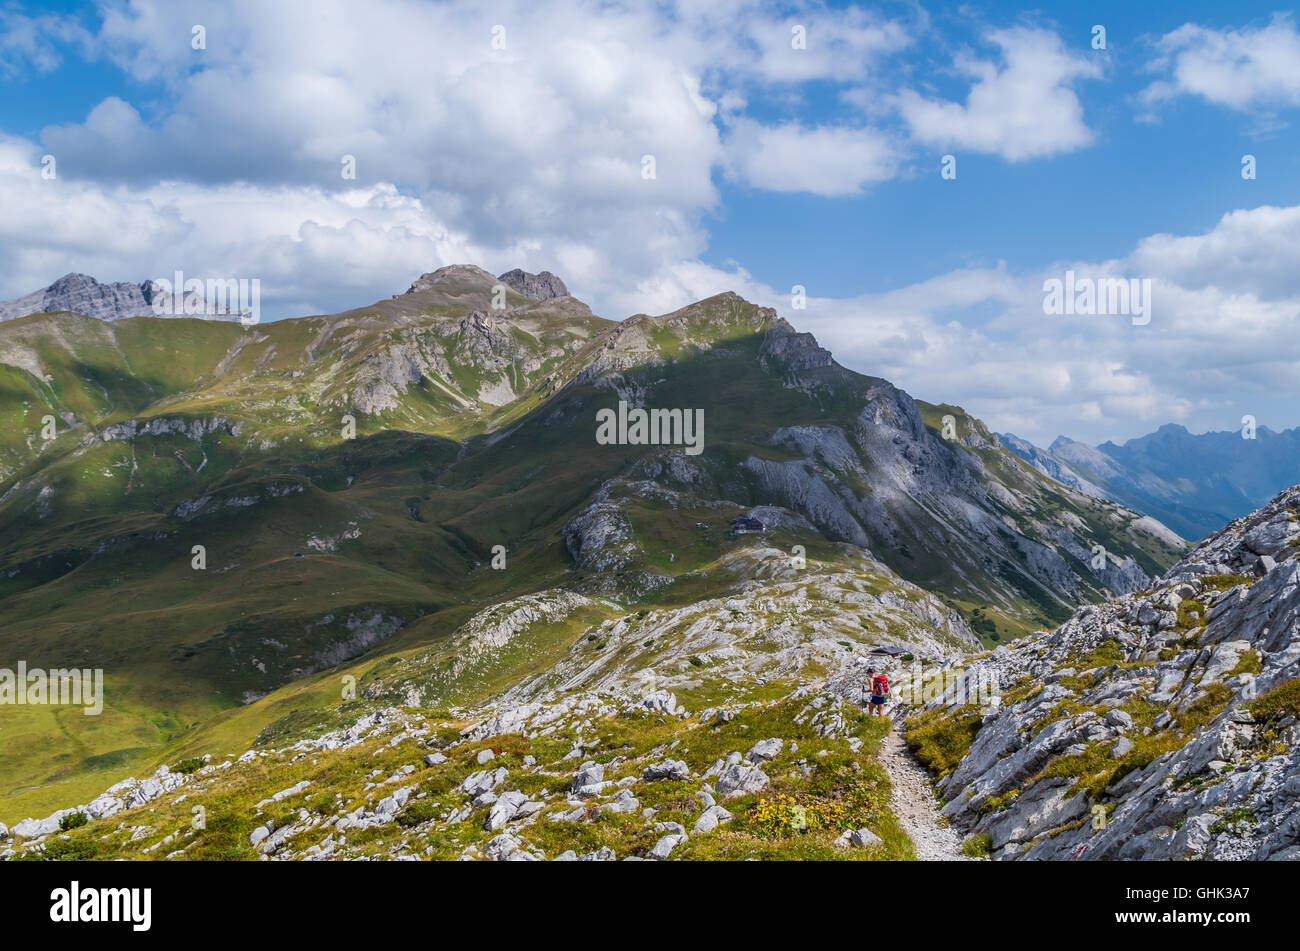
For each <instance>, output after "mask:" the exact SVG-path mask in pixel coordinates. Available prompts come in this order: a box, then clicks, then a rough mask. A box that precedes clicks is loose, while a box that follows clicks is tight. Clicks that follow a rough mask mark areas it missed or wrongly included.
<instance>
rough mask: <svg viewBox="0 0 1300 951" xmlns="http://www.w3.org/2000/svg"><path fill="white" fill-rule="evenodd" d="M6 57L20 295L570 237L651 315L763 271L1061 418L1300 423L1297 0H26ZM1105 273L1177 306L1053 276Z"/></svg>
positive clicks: (402, 260)
mask: <svg viewBox="0 0 1300 951" xmlns="http://www.w3.org/2000/svg"><path fill="white" fill-rule="evenodd" d="M0 87H3V96H0V299H11V298H14V297H18V296H20V295H22V294H26V293H29V292H31V291H33V290H36V289H38V288H40V287H44V286H45V285H47V284H49V283H50V282H51V281H53V280H54V279H55V278H57V277H59V276H61V275H63V274H65V273H68V272H70V271H79V272H82V273H86V274H90V275H93V276H94V277H96V278H98V279H99V280H101V281H132V282H140V281H144V280H147V279H159V278H163V277H169V276H170V275H172V274H173V272H175V271H176V270H182V271H184V272H185V274H186V275H187V276H195V277H201V278H208V277H212V278H226V277H235V278H256V279H258V280H260V282H261V287H262V308H263V314H264V318H270V319H277V318H281V317H289V316H302V315H307V314H319V313H333V312H337V311H339V310H344V309H347V308H351V307H355V306H361V305H364V304H366V303H370V302H372V301H375V300H379V299H382V298H386V297H388V296H390V295H392V294H394V293H399V292H401V291H403V290H405V289H406V288H407V287H408V286H409V284H410V283H411V281H412V280H414V279H415V278H416V277H417V276H419V275H420V274H422V273H424V272H427V271H431V270H434V269H436V268H437V267H440V266H442V265H445V264H453V263H475V264H479V265H481V266H483V267H485V268H487V269H488V270H490V271H492V272H494V273H500V272H502V271H505V270H507V269H509V268H512V267H523V268H525V269H527V270H531V271H539V270H543V269H547V270H551V271H553V272H555V273H557V274H559V275H560V276H561V277H562V278H563V279H564V280H565V282H566V283H567V285H568V286H569V288H570V290H571V291H572V293H573V294H574V295H575V296H577V297H579V298H580V299H582V300H584V301H586V302H587V303H588V304H590V305H591V307H592V309H593V310H594V311H595V312H596V313H598V314H601V315H602V316H605V317H609V318H612V319H623V318H624V317H627V316H629V315H631V314H634V313H650V314H660V313H666V312H669V311H671V310H674V309H676V308H678V307H681V306H684V305H685V304H687V303H689V302H691V301H693V300H697V299H700V298H702V297H706V296H709V295H711V294H715V293H719V292H721V291H724V290H734V291H737V292H739V293H741V294H742V295H744V296H745V297H747V298H748V299H750V300H753V301H755V302H757V303H761V304H764V305H767V306H772V307H775V308H776V309H777V310H778V312H779V313H780V314H781V316H783V317H785V318H786V319H787V320H789V321H790V322H791V323H792V324H794V325H795V326H796V327H797V328H798V329H800V330H808V331H811V332H813V333H814V334H815V335H816V336H817V338H818V340H819V342H820V343H821V344H822V345H823V346H825V347H827V348H828V349H830V350H831V351H832V352H833V353H834V354H835V356H836V359H837V360H838V361H839V362H840V363H842V364H844V365H845V366H848V367H850V368H852V369H855V370H858V371H860V372H863V373H867V374H870V375H873V376H882V377H885V378H887V379H889V380H891V381H892V382H894V383H895V384H897V385H899V386H901V387H903V388H904V389H906V390H907V391H908V392H910V393H911V394H912V395H913V396H915V397H917V398H919V399H924V400H928V401H930V402H936V403H938V402H945V403H953V404H957V405H960V406H962V407H964V408H965V409H967V410H968V411H970V412H972V413H974V414H975V415H976V416H978V417H980V418H982V419H983V420H985V422H986V423H988V425H989V426H990V427H992V428H993V429H994V430H996V431H999V432H1014V433H1017V434H1018V435H1020V436H1022V437H1024V438H1027V439H1030V440H1032V441H1034V442H1037V443H1039V444H1042V445H1046V444H1047V443H1050V442H1051V440H1052V439H1053V438H1055V437H1056V436H1057V435H1061V434H1064V435H1067V436H1069V437H1071V438H1074V439H1080V440H1083V441H1085V442H1089V443H1093V444H1095V443H1099V442H1102V441H1104V440H1115V441H1121V442H1122V441H1123V440H1125V439H1128V438H1132V437H1135V436H1139V435H1142V434H1144V433H1147V432H1150V431H1152V430H1154V429H1156V428H1157V427H1158V426H1160V425H1162V424H1164V423H1170V422H1173V423H1179V424H1182V425H1185V426H1187V427H1188V428H1189V429H1191V430H1192V431H1193V432H1203V431H1206V430H1231V429H1237V428H1239V427H1240V426H1241V420H1242V417H1243V416H1244V415H1247V414H1249V415H1251V416H1254V417H1255V419H1256V420H1257V422H1258V424H1259V425H1260V426H1266V427H1269V428H1272V429H1275V430H1278V429H1284V428H1289V427H1292V426H1295V425H1298V424H1300V400H1298V399H1297V384H1296V381H1297V379H1300V333H1297V327H1298V326H1300V323H1298V321H1297V315H1298V314H1300V188H1298V187H1297V185H1298V184H1300V174H1297V173H1298V172H1300V134H1298V133H1297V127H1296V122H1297V120H1300V109H1298V107H1300V32H1298V27H1297V22H1296V19H1295V17H1294V16H1292V15H1291V14H1289V13H1287V12H1286V11H1285V8H1283V7H1279V6H1276V5H1272V4H1260V3H1255V2H1251V0H1241V2H1237V3H1234V4H1231V5H1225V4H1222V3H1214V4H1211V3H1203V2H1184V3H1179V4H1134V3H1132V2H1131V0H1129V2H1123V3H1108V2H1091V3H1088V4H1071V5H1068V6H1066V5H1061V6H1060V9H1051V8H1048V9H1047V10H1043V9H1041V8H1035V7H1022V6H1020V5H1017V4H1005V3H983V4H961V5H956V4H937V3H917V2H906V3H883V4H872V5H858V4H844V3H802V2H792V3H761V4H760V3H752V2H743V0H677V2H672V0H664V2H661V3H655V4H651V3H648V2H636V3H630V2H628V3H625V2H619V0H601V2H587V0H556V2H548V3H545V4H539V3H536V2H535V0H527V2H523V0H521V2H510V3H490V2H489V3H463V2H454V0H453V2H429V0H372V2H370V3H367V4H356V3H354V2H343V0H278V2H276V3H274V4H269V3H266V2H264V0H231V2H225V3H220V4H218V3H189V2H183V0H158V2H155V0H117V2H106V3H73V2H60V0H45V2H42V3H39V4H28V3H23V2H12V0H0ZM1247 156H1249V157H1252V158H1251V159H1249V160H1248V159H1247ZM1248 162H1249V164H1250V165H1251V166H1253V176H1248V175H1246V174H1243V171H1244V170H1246V169H1247V163H1248ZM349 167H351V168H354V169H355V177H346V175H345V171H346V170H347V169H348V168H349ZM1067 275H1073V277H1074V278H1075V280H1076V286H1077V282H1078V281H1079V280H1082V281H1084V282H1095V281H1107V280H1113V279H1124V280H1125V281H1131V282H1137V283H1136V284H1132V285H1126V287H1127V286H1132V287H1134V288H1137V289H1141V288H1144V287H1145V288H1148V289H1149V298H1148V297H1147V296H1146V295H1143V297H1142V298H1140V299H1141V300H1144V301H1147V302H1148V303H1149V308H1148V309H1147V312H1146V313H1145V315H1136V314H1132V313H1129V314H1127V315H1125V314H1121V315H1118V316H1117V315H1098V314H1085V313H1078V312H1075V313H1045V305H1044V301H1045V297H1046V296H1047V294H1046V287H1048V286H1049V285H1048V284H1047V282H1050V281H1053V280H1058V281H1061V282H1065V281H1067V279H1068V277H1067ZM796 288H802V294H799V293H798V292H796ZM1132 309H1133V308H1132V307H1131V306H1130V310H1132Z"/></svg>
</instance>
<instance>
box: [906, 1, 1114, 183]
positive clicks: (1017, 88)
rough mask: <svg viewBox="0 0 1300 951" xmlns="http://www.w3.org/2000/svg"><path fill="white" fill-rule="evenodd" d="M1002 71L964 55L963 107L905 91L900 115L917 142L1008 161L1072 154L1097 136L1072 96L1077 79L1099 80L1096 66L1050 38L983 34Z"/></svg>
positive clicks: (1033, 33)
mask: <svg viewBox="0 0 1300 951" xmlns="http://www.w3.org/2000/svg"><path fill="white" fill-rule="evenodd" d="M987 39H988V41H989V42H991V43H993V44H994V45H996V46H997V47H998V48H999V49H1000V50H1001V53H1002V65H1001V66H1000V67H999V66H998V65H997V64H995V63H993V62H990V61H987V60H980V59H975V58H972V57H969V56H968V57H963V58H961V59H960V60H959V62H958V66H959V68H960V70H961V72H963V73H965V74H967V75H969V76H971V77H973V78H974V80H975V82H974V84H973V85H972V86H971V89H970V93H969V94H968V95H967V97H966V102H965V104H964V105H963V104H961V103H957V102H948V101H944V100H936V99H930V98H926V97H923V96H922V95H920V94H919V93H917V92H916V91H915V90H910V89H909V90H904V91H903V92H902V93H900V94H899V95H898V97H897V104H898V109H899V111H900V112H901V114H902V116H903V119H904V121H905V122H906V123H907V124H908V126H909V127H910V128H911V130H912V136H913V137H914V138H915V139H917V140H918V141H920V142H924V143H927V144H930V145H934V146H938V147H941V148H950V147H954V148H963V149H970V150H971V151H975V152H987V153H991V154H995V155H1000V156H1002V157H1003V158H1004V159H1007V160H1008V161H1012V162H1018V161H1023V160H1025V159H1031V158H1041V157H1043V156H1047V155H1056V154H1058V153H1061V152H1071V151H1074V150H1075V149H1079V148H1083V147H1084V146H1086V145H1090V144H1091V143H1092V141H1093V138H1094V135H1093V132H1092V130H1091V129H1090V128H1088V126H1087V124H1086V123H1085V122H1084V118H1083V105H1082V104H1081V103H1080V102H1079V97H1078V95H1077V94H1076V93H1075V91H1074V86H1075V84H1076V82H1077V81H1078V80H1081V79H1097V78H1100V76H1101V74H1102V71H1101V66H1100V65H1099V64H1098V62H1097V61H1096V60H1094V59H1092V58H1090V57H1089V55H1088V54H1086V53H1072V52H1070V51H1069V50H1067V49H1065V47H1064V45H1063V44H1062V43H1061V38H1060V37H1059V36H1057V35H1056V34H1055V33H1052V32H1049V31H1047V30H1041V29H1031V28H1028V27H1015V28H1012V29H1008V30H994V31H992V32H990V33H989V34H988V36H987Z"/></svg>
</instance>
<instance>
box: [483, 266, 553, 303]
mask: <svg viewBox="0 0 1300 951" xmlns="http://www.w3.org/2000/svg"><path fill="white" fill-rule="evenodd" d="M497 280H498V281H501V282H502V283H503V284H505V285H506V286H507V287H509V288H510V289H511V290H512V291H514V292H515V293H516V294H519V295H521V296H523V297H527V298H528V299H529V300H550V299H551V298H553V297H568V296H569V289H568V288H567V287H565V286H564V282H563V281H562V280H560V279H559V278H558V277H556V276H555V275H554V274H552V273H551V272H550V271H542V272H541V273H539V274H529V273H528V272H527V271H524V270H521V269H520V268H514V269H513V270H510V271H506V272H505V273H504V274H498V275H497Z"/></svg>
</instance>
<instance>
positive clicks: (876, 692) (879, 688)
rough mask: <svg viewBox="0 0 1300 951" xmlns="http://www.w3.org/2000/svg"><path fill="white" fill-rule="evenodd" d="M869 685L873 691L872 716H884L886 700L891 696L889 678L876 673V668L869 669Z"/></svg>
mask: <svg viewBox="0 0 1300 951" xmlns="http://www.w3.org/2000/svg"><path fill="white" fill-rule="evenodd" d="M867 683H868V684H869V685H870V690H871V715H872V716H875V717H879V716H884V714H885V698H886V697H887V696H889V678H888V677H886V676H885V675H884V674H883V673H880V674H878V673H876V668H874V667H868V668H867Z"/></svg>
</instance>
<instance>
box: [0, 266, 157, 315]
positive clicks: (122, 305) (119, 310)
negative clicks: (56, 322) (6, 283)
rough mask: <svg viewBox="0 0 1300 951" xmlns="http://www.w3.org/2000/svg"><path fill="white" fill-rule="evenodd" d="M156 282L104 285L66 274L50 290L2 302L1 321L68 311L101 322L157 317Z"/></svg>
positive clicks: (80, 276) (44, 289)
mask: <svg viewBox="0 0 1300 951" xmlns="http://www.w3.org/2000/svg"><path fill="white" fill-rule="evenodd" d="M158 291H159V288H158V285H157V284H155V283H154V282H153V281H145V282H144V283H142V284H124V283H116V284H101V283H99V281H97V280H95V279H94V278H93V277H90V276H88V275H86V274H65V275H63V277H61V278H59V279H58V280H57V281H55V282H54V283H53V284H51V285H50V286H49V287H46V288H43V289H41V290H39V291H33V292H32V293H30V294H26V295H24V296H23V297H20V298H18V299H17V300H12V301H5V302H0V320H12V319H13V318H16V317H26V316H27V315H28V314H44V313H49V312H52V311H60V310H66V311H71V312H72V313H74V314H85V315H86V316H87V317H94V318H96V319H97V320H122V319H124V318H126V317H145V316H152V315H153V299H154V295H155V294H157V293H158Z"/></svg>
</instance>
